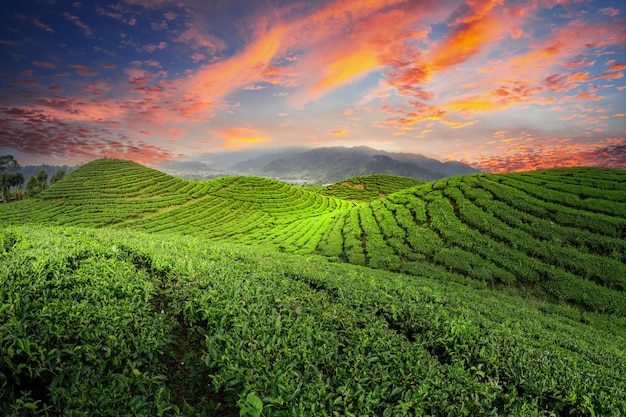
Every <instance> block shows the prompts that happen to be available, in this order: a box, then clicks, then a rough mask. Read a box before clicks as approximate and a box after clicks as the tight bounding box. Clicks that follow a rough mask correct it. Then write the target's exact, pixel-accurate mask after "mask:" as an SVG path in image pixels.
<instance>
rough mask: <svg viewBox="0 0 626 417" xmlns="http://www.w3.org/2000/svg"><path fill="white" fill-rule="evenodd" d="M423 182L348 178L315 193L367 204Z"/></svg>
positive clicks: (377, 176)
mask: <svg viewBox="0 0 626 417" xmlns="http://www.w3.org/2000/svg"><path fill="white" fill-rule="evenodd" d="M423 183H424V182H423V181H420V180H416V179H414V178H408V177H398V176H395V175H387V174H374V175H366V176H359V177H353V178H348V179H346V180H343V181H341V182H338V183H337V184H332V185H328V186H326V187H322V188H321V189H319V190H318V191H317V192H318V193H320V194H323V195H327V196H331V197H337V198H341V199H344V200H351V201H360V202H367V201H373V200H376V199H379V198H385V197H387V196H388V195H389V194H393V193H395V192H398V191H401V190H405V189H407V188H411V187H415V186H417V185H421V184H423Z"/></svg>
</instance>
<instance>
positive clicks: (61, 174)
mask: <svg viewBox="0 0 626 417" xmlns="http://www.w3.org/2000/svg"><path fill="white" fill-rule="evenodd" d="M64 176H65V171H62V170H58V171H57V172H55V173H54V175H53V176H52V178H50V185H52V184H54V183H56V182H57V181H59V180H61V179H62V178H63V177H64Z"/></svg>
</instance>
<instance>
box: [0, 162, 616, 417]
mask: <svg viewBox="0 0 626 417" xmlns="http://www.w3.org/2000/svg"><path fill="white" fill-rule="evenodd" d="M361 186H362V188H361ZM355 190H358V191H356V192H355ZM338 197H342V198H338ZM348 200H356V201H359V202H355V201H348ZM0 224H1V225H2V226H1V227H0V352H2V354H0V414H1V415H11V416H13V415H14V416H18V415H28V414H34V415H58V414H66V415H89V414H91V415H96V414H98V415H122V414H135V415H142V416H143V415H239V413H240V411H241V414H242V415H243V414H244V413H245V412H246V409H248V414H247V415H255V411H254V410H255V407H256V408H258V407H263V415H267V416H288V415H289V416H291V415H337V414H338V415H384V416H404V415H436V416H439V415H487V414H489V415H524V416H526V415H529V416H534V415H536V416H539V415H559V416H560V415H608V416H619V415H625V414H626V400H624V399H625V398H626V382H624V381H626V356H625V354H624V350H623V346H625V345H626V239H624V237H625V236H626V171H620V170H606V169H597V168H568V169H555V170H546V171H537V172H529V173H516V174H471V175H461V176H456V177H452V178H448V179H444V180H440V181H437V182H431V183H414V182H412V180H411V181H410V182H409V181H406V179H403V178H401V177H392V176H382V175H380V176H367V177H357V178H352V179H350V180H346V181H343V182H341V183H338V184H335V185H333V186H330V187H326V188H325V189H321V190H319V189H318V190H317V192H313V191H311V190H308V189H306V188H301V187H294V186H290V185H288V184H285V183H282V182H279V181H275V180H268V179H264V178H258V177H228V178H220V179H216V180H210V181H188V180H182V179H178V178H174V177H171V176H169V175H166V174H164V173H161V172H159V171H155V170H152V169H149V168H146V167H142V166H140V165H137V164H135V163H132V162H129V161H120V160H98V161H94V162H91V163H89V164H86V165H84V166H82V167H81V168H80V169H78V170H76V171H75V172H73V173H71V174H69V175H67V176H66V177H65V178H64V179H62V180H61V181H59V182H58V183H56V184H54V185H53V186H51V187H50V188H48V189H47V190H45V191H44V192H42V193H41V194H40V195H39V196H38V197H37V198H33V199H29V200H23V201H19V202H15V203H11V204H4V205H0ZM77 227H79V228H77ZM233 243H236V244H245V245H243V246H234V245H233ZM281 251H285V252H298V253H300V254H294V253H280V252H281ZM305 255H306V256H305ZM320 255H321V256H320ZM329 261H332V262H329ZM349 264H354V265H349ZM259 404H261V405H260V406H259ZM129 410H130V411H129ZM257 411H258V410H257Z"/></svg>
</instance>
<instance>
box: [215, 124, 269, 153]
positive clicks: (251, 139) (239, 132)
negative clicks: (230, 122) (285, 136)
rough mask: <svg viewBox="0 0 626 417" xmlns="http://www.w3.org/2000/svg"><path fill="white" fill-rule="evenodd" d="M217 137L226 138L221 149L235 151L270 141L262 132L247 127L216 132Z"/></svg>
mask: <svg viewBox="0 0 626 417" xmlns="http://www.w3.org/2000/svg"><path fill="white" fill-rule="evenodd" d="M214 133H215V134H216V135H217V136H220V137H222V138H224V140H223V141H222V143H221V145H220V147H222V148H226V149H228V150H231V151H234V150H239V149H242V148H245V147H246V146H249V145H253V144H259V143H264V142H267V141H269V140H270V139H269V138H268V137H267V136H266V135H265V134H264V133H262V132H260V131H258V130H255V129H249V128H246V127H234V128H231V129H224V130H218V131H215V132H214Z"/></svg>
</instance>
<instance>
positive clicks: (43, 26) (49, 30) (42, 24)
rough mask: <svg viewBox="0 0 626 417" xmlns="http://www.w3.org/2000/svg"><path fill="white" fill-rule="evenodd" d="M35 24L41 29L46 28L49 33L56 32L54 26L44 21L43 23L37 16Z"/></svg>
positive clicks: (34, 20)
mask: <svg viewBox="0 0 626 417" xmlns="http://www.w3.org/2000/svg"><path fill="white" fill-rule="evenodd" d="M33 24H34V25H35V26H37V27H38V28H39V29H41V30H44V31H46V32H48V33H55V32H54V29H52V27H50V26H48V25H46V24H44V23H41V21H39V19H37V18H34V19H33Z"/></svg>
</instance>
